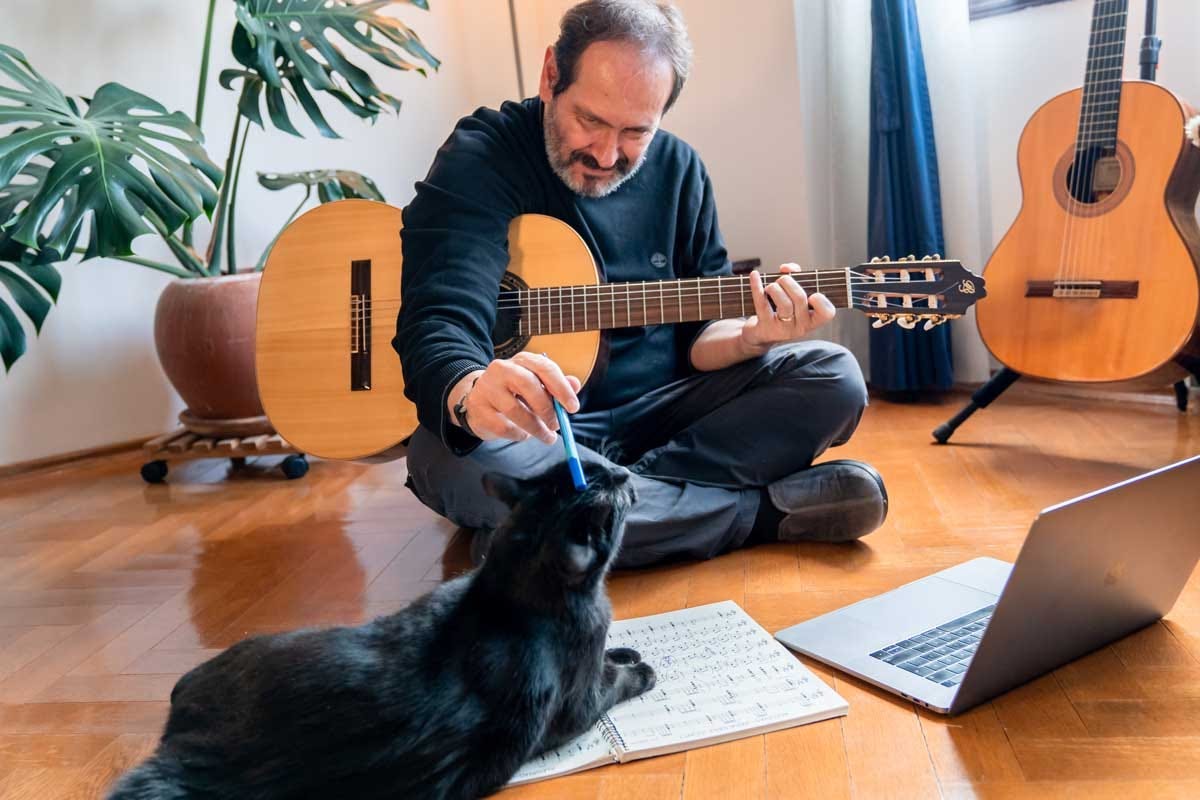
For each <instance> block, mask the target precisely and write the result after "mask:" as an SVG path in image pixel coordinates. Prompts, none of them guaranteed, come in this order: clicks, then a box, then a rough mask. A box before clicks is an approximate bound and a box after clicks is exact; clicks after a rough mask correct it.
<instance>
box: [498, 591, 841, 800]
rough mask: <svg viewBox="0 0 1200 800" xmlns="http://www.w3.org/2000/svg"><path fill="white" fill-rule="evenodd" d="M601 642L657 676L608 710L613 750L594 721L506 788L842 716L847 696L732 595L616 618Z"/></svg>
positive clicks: (525, 769) (526, 768)
mask: <svg viewBox="0 0 1200 800" xmlns="http://www.w3.org/2000/svg"><path fill="white" fill-rule="evenodd" d="M606 646H607V647H608V648H613V647H632V648H633V649H635V650H637V651H638V653H639V654H641V656H642V660H643V661H645V662H646V663H647V664H650V665H651V666H652V667H654V672H655V675H656V676H657V681H656V684H655V687H654V689H653V690H651V691H650V692H649V693H647V694H644V695H641V696H640V697H635V698H634V699H632V700H628V701H626V702H624V703H621V704H620V705H618V706H616V707H615V708H613V709H612V710H610V711H609V712H608V714H607V719H608V721H609V722H610V723H611V725H612V728H613V730H615V731H616V732H617V733H618V734H619V736H620V739H621V742H619V743H618V748H617V750H616V751H614V749H613V748H612V747H611V746H610V744H609V742H608V741H607V740H606V739H605V738H604V736H603V735H601V733H600V729H601V724H599V723H598V724H597V725H596V727H595V728H593V729H592V730H590V731H588V732H587V733H585V734H584V735H582V736H580V737H579V738H578V739H576V740H575V741H573V742H570V743H568V744H565V745H563V746H562V747H560V748H558V749H557V750H552V751H550V752H548V753H545V754H543V755H542V756H540V757H538V758H536V759H534V760H532V761H530V762H528V763H527V764H525V765H524V766H522V767H521V769H520V770H518V771H517V774H516V775H515V776H513V779H512V780H511V781H510V782H509V785H515V784H519V783H529V782H531V781H536V780H542V779H543V778H551V777H556V776H559V775H567V774H569V773H572V772H579V771H580V770H584V769H588V768H590V767H598V766H602V765H604V764H610V763H612V762H614V761H618V760H620V761H626V760H629V758H630V757H635V758H636V757H638V756H639V755H652V754H654V753H666V752H675V751H677V750H684V749H687V748H688V747H689V746H700V745H702V744H705V743H712V742H716V741H726V740H729V739H735V738H738V736H739V735H741V736H749V735H752V734H753V733H760V732H765V731H768V730H777V729H779V728H786V727H789V726H791V725H798V724H803V723H805V722H815V721H817V720H820V719H827V718H829V717H834V716H839V715H841V714H845V713H846V709H847V706H846V701H845V700H843V699H842V698H841V697H840V696H839V695H838V694H837V693H836V692H834V691H833V690H832V689H830V688H829V687H828V686H826V685H825V683H824V682H822V681H821V679H820V678H818V677H817V676H816V675H813V674H812V672H810V671H809V670H808V668H807V667H805V666H804V665H803V664H801V663H800V662H799V661H797V660H796V659H795V657H794V656H792V654H791V653H789V652H788V651H787V650H786V649H784V647H783V645H781V644H779V643H778V642H776V641H775V640H774V639H773V638H772V637H771V635H770V634H768V633H767V632H766V631H765V630H763V629H762V627H760V626H759V624H758V623H757V622H755V621H754V620H753V619H751V618H750V616H749V615H748V614H747V613H746V612H745V611H743V610H742V608H741V607H740V606H738V605H737V604H736V603H734V602H732V601H725V602H723V603H713V604H712V605H707V606H700V607H698V608H687V609H683V610H681V611H671V612H669V613H666V614H657V615H655V616H652V617H639V618H638V619H631V620H621V621H618V622H614V623H612V625H611V627H610V628H609V630H608V641H607V643H606ZM603 721H604V720H603V718H602V720H601V722H603Z"/></svg>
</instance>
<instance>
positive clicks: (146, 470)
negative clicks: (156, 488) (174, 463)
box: [142, 460, 167, 483]
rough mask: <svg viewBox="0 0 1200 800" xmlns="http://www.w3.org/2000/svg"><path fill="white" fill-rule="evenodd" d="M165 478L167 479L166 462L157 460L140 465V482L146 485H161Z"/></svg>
mask: <svg viewBox="0 0 1200 800" xmlns="http://www.w3.org/2000/svg"><path fill="white" fill-rule="evenodd" d="M165 477H167V462H165V461H162V460H158V461H147V462H146V463H145V464H142V480H144V481H145V482H146V483H162V482H163V478H165Z"/></svg>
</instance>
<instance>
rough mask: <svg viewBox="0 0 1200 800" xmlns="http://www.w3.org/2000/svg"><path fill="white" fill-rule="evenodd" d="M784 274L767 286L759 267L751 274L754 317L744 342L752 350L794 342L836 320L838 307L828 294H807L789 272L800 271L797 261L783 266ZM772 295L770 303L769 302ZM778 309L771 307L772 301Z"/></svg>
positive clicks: (747, 325) (748, 321)
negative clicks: (830, 300)
mask: <svg viewBox="0 0 1200 800" xmlns="http://www.w3.org/2000/svg"><path fill="white" fill-rule="evenodd" d="M779 271H780V272H782V273H784V275H783V277H781V278H779V279H778V280H776V281H775V282H774V283H772V284H771V285H770V286H768V287H766V288H765V289H764V288H763V281H762V276H761V275H760V274H759V272H758V270H754V271H753V272H751V273H750V294H751V296H752V297H753V298H754V316H753V317H749V318H748V319H746V320H745V322H744V323H743V325H742V341H743V342H744V343H745V344H746V345H747V346H748V347H750V348H752V349H762V350H765V349H766V348H768V347H770V346H771V345H774V344H782V343H783V342H792V341H795V340H797V339H800V338H802V337H803V336H805V335H806V334H808V333H811V332H812V331H814V330H816V329H817V328H819V327H821V326H822V325H824V324H825V323H827V322H829V321H830V320H831V319H833V317H834V314H836V313H837V309H835V308H834V306H833V303H831V302H829V298H827V297H826V296H825V295H824V294H821V293H820V292H814V293H813V294H811V295H809V294H807V293H806V292H805V291H804V289H802V288H801V287H800V284H799V283H797V282H796V280H795V279H794V278H792V277H791V276H790V275H788V274H787V273H789V272H800V267H798V266H796V265H795V264H784V265H782V266H781V267H780V268H779ZM767 298H770V302H768V301H767ZM772 303H773V304H774V305H775V308H774V309H772V308H771V304H772Z"/></svg>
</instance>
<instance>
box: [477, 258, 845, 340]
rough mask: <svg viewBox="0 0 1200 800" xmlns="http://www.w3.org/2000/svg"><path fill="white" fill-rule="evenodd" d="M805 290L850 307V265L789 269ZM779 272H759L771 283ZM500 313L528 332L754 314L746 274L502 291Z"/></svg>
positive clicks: (610, 327)
mask: <svg viewBox="0 0 1200 800" xmlns="http://www.w3.org/2000/svg"><path fill="white" fill-rule="evenodd" d="M790 274H791V277H792V278H793V279H794V280H795V281H796V282H797V283H799V284H800V286H801V287H802V288H803V289H804V291H805V292H807V293H809V294H812V293H815V292H820V293H822V294H824V295H825V296H826V297H827V298H829V300H830V302H832V303H833V305H834V306H835V307H837V308H851V307H853V299H854V298H853V293H852V290H851V276H850V270H849V269H832V270H821V271H816V272H810V271H806V272H793V273H790ZM781 277H783V275H782V274H777V275H763V276H762V278H763V283H764V284H765V285H769V284H771V283H774V282H775V281H777V280H779V279H780V278H781ZM499 300H500V302H499V311H500V313H501V314H513V313H514V312H515V313H516V315H517V320H516V325H515V326H514V327H515V328H516V329H517V331H518V333H520V334H524V335H531V336H540V335H544V334H556V333H572V332H575V331H594V330H608V329H612V328H630V327H640V326H645V325H662V324H665V323H678V322H698V321H704V320H715V319H730V318H735V317H746V316H750V315H752V314H753V313H754V298H753V295H752V294H751V284H750V277H749V276H744V275H725V276H718V277H713V278H686V279H682V280H669V281H639V282H633V283H603V284H597V285H593V286H550V287H544V288H540V289H522V290H514V291H506V292H501V293H500V298H499Z"/></svg>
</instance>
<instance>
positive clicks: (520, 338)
mask: <svg viewBox="0 0 1200 800" xmlns="http://www.w3.org/2000/svg"><path fill="white" fill-rule="evenodd" d="M528 288H529V285H528V284H527V283H525V281H523V280H521V279H520V278H519V277H518V276H516V275H514V274H512V273H511V272H505V273H504V277H503V278H501V279H500V302H499V303H497V306H496V325H495V326H494V327H493V328H492V344H493V346H494V347H495V350H496V358H512V357H513V356H515V355H516V354H517V353H519V352H521V351H522V350H524V349H525V346H526V345H527V344H529V338H530V337H528V336H526V335H524V334H521V333H518V331H519V329H520V327H519V323H520V321H521V304H520V300H519V296H518V295H516V294H512V295H506V293H507V292H514V293H515V292H523V291H525V290H527V289H528Z"/></svg>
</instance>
